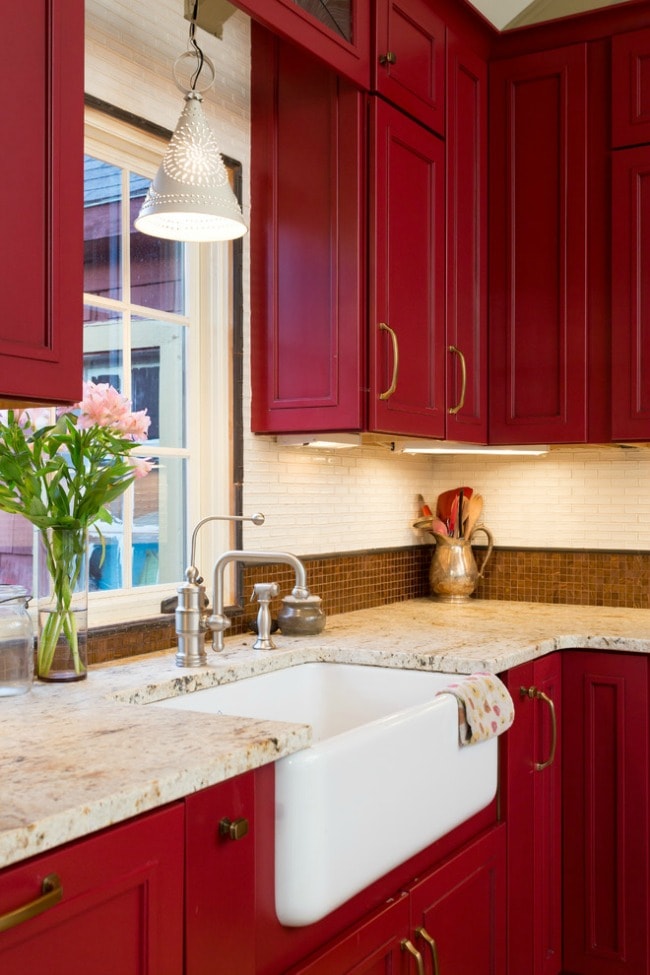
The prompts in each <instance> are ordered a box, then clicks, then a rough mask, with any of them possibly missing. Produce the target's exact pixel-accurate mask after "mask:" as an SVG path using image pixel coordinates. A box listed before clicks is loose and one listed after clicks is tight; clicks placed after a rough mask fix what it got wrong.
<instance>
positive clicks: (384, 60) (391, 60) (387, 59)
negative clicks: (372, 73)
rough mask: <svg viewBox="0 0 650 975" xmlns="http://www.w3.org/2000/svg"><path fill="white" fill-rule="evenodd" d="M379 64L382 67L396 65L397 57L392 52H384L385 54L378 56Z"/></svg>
mask: <svg viewBox="0 0 650 975" xmlns="http://www.w3.org/2000/svg"><path fill="white" fill-rule="evenodd" d="M379 63H380V64H381V65H383V66H385V65H387V64H397V55H396V54H395V52H394V51H386V53H385V54H380V55H379Z"/></svg>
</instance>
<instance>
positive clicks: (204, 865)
mask: <svg viewBox="0 0 650 975" xmlns="http://www.w3.org/2000/svg"><path fill="white" fill-rule="evenodd" d="M254 782H255V779H254V773H253V772H249V773H247V774H245V775H239V776H237V777H236V778H234V779H228V780H226V781H225V782H222V783H220V784H219V785H215V786H212V787H211V788H209V789H203V790H201V791H200V792H196V793H194V794H193V795H191V796H188V797H187V798H186V800H185V805H186V841H185V842H186V854H185V883H186V899H185V975H214V973H215V972H219V973H223V975H226V973H227V975H235V973H236V975H255V971H256V967H255V937H254V926H255V848H254V827H255V820H254V788H255V786H254Z"/></svg>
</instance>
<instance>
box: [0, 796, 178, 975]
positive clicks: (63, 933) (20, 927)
mask: <svg viewBox="0 0 650 975" xmlns="http://www.w3.org/2000/svg"><path fill="white" fill-rule="evenodd" d="M12 915H13V916H12ZM11 922H13V923H11ZM0 971H1V972H2V975H36V973H37V972H45V971H46V972H48V975H180V973H182V971H183V806H182V804H179V805H175V806H171V807H168V808H167V809H164V810H162V811H160V812H156V813H150V814H148V815H146V816H142V817H141V818H140V819H137V820H134V821H133V822H129V823H126V824H124V825H121V826H117V827H114V828H112V829H109V830H106V831H104V832H102V833H99V834H97V835H96V836H92V837H90V838H89V839H86V840H80V841H79V842H76V843H74V844H70V845H69V846H64V847H61V848H60V849H57V850H53V851H52V852H51V853H45V854H43V855H42V856H38V857H34V858H33V859H31V860H29V861H28V862H26V863H21V864H19V865H17V866H15V867H10V868H8V869H6V870H3V872H2V874H1V875H0Z"/></svg>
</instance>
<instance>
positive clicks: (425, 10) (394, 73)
mask: <svg viewBox="0 0 650 975" xmlns="http://www.w3.org/2000/svg"><path fill="white" fill-rule="evenodd" d="M375 16H376V34H375V52H374V55H375V59H374V67H373V72H374V74H373V78H374V87H375V89H376V91H378V92H379V93H380V94H381V95H383V96H384V97H385V98H387V99H388V100H389V101H391V102H393V103H394V104H395V105H398V106H399V107H400V108H402V109H403V110H404V111H405V112H408V113H409V115H412V116H413V118H416V119H417V120H418V121H419V122H421V123H422V124H423V125H426V126H428V128H430V129H433V130H434V132H439V133H440V134H444V131H445V24H444V21H443V20H442V19H441V18H440V17H439V16H438V15H437V14H436V13H435V12H434V10H433V8H432V5H431V4H430V3H428V2H427V0H380V2H379V3H377V5H376V13H375Z"/></svg>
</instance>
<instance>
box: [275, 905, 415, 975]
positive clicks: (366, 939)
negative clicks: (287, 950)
mask: <svg viewBox="0 0 650 975" xmlns="http://www.w3.org/2000/svg"><path fill="white" fill-rule="evenodd" d="M408 921H409V910H408V896H407V895H405V894H403V895H402V896H401V897H397V898H396V899H395V900H393V901H389V902H388V903H387V905H386V906H385V907H382V908H381V909H380V910H378V911H376V912H375V913H374V914H372V915H371V916H370V917H369V918H367V919H366V920H364V921H362V922H361V923H360V924H359V925H357V926H355V927H354V928H353V929H351V930H350V931H348V932H347V933H346V934H343V935H342V936H341V937H340V938H337V939H336V940H335V941H334V942H332V943H331V944H329V945H328V946H327V947H326V948H324V949H323V950H321V951H319V952H317V954H315V955H312V956H311V957H310V958H308V959H306V960H305V961H304V962H301V963H300V964H299V965H297V966H296V967H295V968H291V969H289V970H288V971H287V972H286V975H408V973H409V972H411V971H415V968H410V967H409V964H410V956H409V952H408V951H407V947H406V946H407V944H408V945H411V946H412V942H409V941H408V938H407V934H408Z"/></svg>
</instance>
